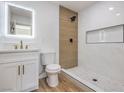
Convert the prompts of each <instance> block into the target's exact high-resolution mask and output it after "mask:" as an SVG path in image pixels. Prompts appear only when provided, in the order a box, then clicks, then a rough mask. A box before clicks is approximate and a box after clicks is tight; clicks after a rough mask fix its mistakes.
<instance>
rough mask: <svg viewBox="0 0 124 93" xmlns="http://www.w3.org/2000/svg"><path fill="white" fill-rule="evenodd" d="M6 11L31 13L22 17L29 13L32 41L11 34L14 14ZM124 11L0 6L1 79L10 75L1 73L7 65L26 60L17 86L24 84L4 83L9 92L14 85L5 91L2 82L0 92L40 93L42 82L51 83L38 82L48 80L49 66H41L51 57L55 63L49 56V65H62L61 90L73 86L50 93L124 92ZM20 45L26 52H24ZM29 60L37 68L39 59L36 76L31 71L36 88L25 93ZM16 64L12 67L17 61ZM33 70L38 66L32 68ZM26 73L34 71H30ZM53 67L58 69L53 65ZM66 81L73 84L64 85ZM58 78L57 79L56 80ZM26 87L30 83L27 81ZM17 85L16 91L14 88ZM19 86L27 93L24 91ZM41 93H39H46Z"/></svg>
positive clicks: (71, 5)
mask: <svg viewBox="0 0 124 93" xmlns="http://www.w3.org/2000/svg"><path fill="white" fill-rule="evenodd" d="M6 6H9V7H11V8H10V10H9V8H8V10H9V11H11V9H12V12H13V13H14V12H15V11H16V8H17V9H22V10H29V11H30V12H31V13H24V14H27V15H29V14H30V16H31V17H29V18H31V19H32V20H31V22H30V23H31V26H32V28H31V29H32V30H31V31H32V32H31V37H28V36H25V35H24V36H23V35H21V36H18V35H17V36H16V35H13V33H11V32H9V31H8V28H9V24H8V23H7V19H9V18H8V17H9V15H7V13H10V12H7V11H8V10H7V8H6ZM123 9H124V2H123V1H75V2H73V1H25V2H24V1H0V74H1V75H2V72H3V71H8V70H6V69H5V68H3V69H1V68H2V67H6V65H5V63H3V62H4V61H5V62H11V61H15V60H17V62H19V61H20V60H21V61H23V62H20V63H18V64H19V65H17V68H19V69H18V71H19V70H20V69H21V68H22V69H23V70H21V71H19V73H18V74H19V75H20V74H22V75H20V77H17V78H21V79H20V80H19V82H17V83H20V82H21V83H22V85H20V84H18V85H16V83H14V84H8V83H7V81H6V84H7V86H8V87H10V86H11V85H13V86H12V87H11V88H12V89H9V88H5V87H3V86H4V83H5V82H4V83H3V84H2V83H1V82H2V80H3V79H0V83H1V84H0V91H34V90H35V89H38V88H40V86H39V85H41V86H42V83H44V82H47V80H45V81H43V82H42V81H41V82H39V81H38V80H39V79H40V80H42V79H43V80H44V78H46V77H47V75H48V74H47V73H46V70H45V69H46V65H47V64H46V63H45V64H43V61H44V58H45V57H46V56H47V55H49V56H50V57H51V58H52V57H53V62H52V61H51V59H50V58H49V56H47V57H48V58H46V59H47V61H51V64H53V63H54V64H58V65H57V67H58V66H61V67H59V68H61V69H60V70H61V72H60V70H59V72H60V73H57V75H58V74H62V76H61V75H60V76H59V77H58V76H57V77H55V78H56V79H58V87H57V88H59V87H60V88H61V87H62V86H63V87H64V86H66V87H67V86H68V85H69V86H70V84H72V83H73V84H72V85H73V86H70V88H72V89H71V90H66V89H65V90H55V89H54V88H49V87H48V88H49V89H48V90H49V92H52V91H54V92H58V91H59V92H68V91H69V92H70V91H72V92H75V91H77V92H79V91H82V92H83V91H87V92H89V91H96V92H103V91H105V92H106V91H107V92H111V91H114V92H121V91H124V75H123V71H124V66H123V64H124V63H123V61H124V57H123V55H124V50H123V45H124V36H123V30H124V29H123V28H124V22H123V16H124V12H123ZM18 11H21V10H18ZM62 12H63V13H62ZM17 13H18V12H17ZM66 13H67V14H66ZM22 15H23V13H22ZM64 18H65V19H64ZM9 20H10V19H9ZM62 26H64V27H62ZM62 31H63V32H64V33H62ZM107 31H108V32H107ZM22 45H23V47H21V46H22ZM64 51H65V52H64ZM45 55H46V56H45ZM14 56H15V58H14ZM20 56H22V58H21V57H20ZM25 56H27V58H25ZM23 58H24V59H23ZM28 58H29V59H28ZM5 59H8V60H5ZM26 60H28V61H29V60H32V61H31V62H32V64H35V62H34V60H35V61H36V63H37V64H36V67H35V71H34V70H32V73H30V74H33V73H35V75H34V77H35V80H34V81H35V82H34V85H35V87H33V88H29V89H25V87H30V85H28V84H24V87H23V83H24V82H23V78H22V77H23V75H24V65H23V64H24V61H26ZM33 62H34V63H33ZM12 63H13V64H14V62H12ZM12 63H7V64H12ZM15 63H16V62H15ZM27 63H28V62H27ZM7 66H8V65H7ZM26 66H27V65H26ZM26 66H25V67H26ZM32 67H34V66H33V65H31V68H32ZM7 68H8V67H7ZM28 68H30V67H29V66H28ZM53 68H55V67H54V66H53ZM13 69H15V68H13ZM13 69H11V71H13ZM25 71H26V68H25ZM29 71H31V69H30V70H29ZM8 73H9V72H8ZM25 74H26V72H25ZM63 75H64V76H63ZM3 76H4V75H3ZM3 76H1V77H2V78H7V77H11V74H9V75H8V74H6V75H5V76H7V77H3ZM63 77H66V78H67V79H69V80H70V82H71V83H70V82H69V83H68V82H67V83H63V84H62V82H64V80H63ZM15 78H16V77H15ZM25 78H26V79H25V80H27V78H30V76H28V75H27V77H25ZM55 78H54V77H53V81H54V79H55ZM11 79H12V78H11ZM60 79H61V80H60ZM64 79H65V78H64ZM5 80H8V79H5ZM13 80H14V79H12V81H13ZM67 81H68V80H67ZM25 82H27V83H28V81H25ZM31 82H32V81H31ZM10 83H12V82H10ZM47 83H48V82H47ZM6 84H5V86H6ZM31 84H32V83H31ZM64 84H65V85H64ZM32 85H33V84H32ZM59 85H60V86H59ZM115 85H116V86H115ZM15 86H18V87H17V88H15ZM20 87H22V88H24V89H23V90H21V88H20ZM74 87H76V88H77V87H78V88H79V90H73V89H76V88H74ZM4 88H5V89H4ZM78 88H77V89H78ZM42 89H43V88H42ZM42 89H39V90H37V91H42V92H44V91H47V90H44V91H43V90H42Z"/></svg>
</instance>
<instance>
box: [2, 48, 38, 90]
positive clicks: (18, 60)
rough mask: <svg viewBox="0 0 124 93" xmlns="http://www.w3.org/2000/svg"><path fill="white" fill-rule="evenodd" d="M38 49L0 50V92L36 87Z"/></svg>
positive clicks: (33, 88)
mask: <svg viewBox="0 0 124 93" xmlns="http://www.w3.org/2000/svg"><path fill="white" fill-rule="evenodd" d="M38 63H39V52H38V51H36V50H35V51H17V52H15V51H14V52H7V51H6V52H3V51H2V52H1V51H0V92H1V91H10V92H11V91H32V90H35V89H38V85H39V84H38V79H39V76H38Z"/></svg>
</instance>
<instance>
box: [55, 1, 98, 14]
mask: <svg viewBox="0 0 124 93" xmlns="http://www.w3.org/2000/svg"><path fill="white" fill-rule="evenodd" d="M54 3H56V4H59V5H62V6H64V7H66V8H69V9H71V10H73V11H75V12H79V11H81V10H83V9H85V8H87V7H88V6H91V5H92V4H94V3H96V1H55V2H54Z"/></svg>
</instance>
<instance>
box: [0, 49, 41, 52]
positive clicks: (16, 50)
mask: <svg viewBox="0 0 124 93" xmlns="http://www.w3.org/2000/svg"><path fill="white" fill-rule="evenodd" d="M22 52H39V49H12V50H10V49H0V53H22Z"/></svg>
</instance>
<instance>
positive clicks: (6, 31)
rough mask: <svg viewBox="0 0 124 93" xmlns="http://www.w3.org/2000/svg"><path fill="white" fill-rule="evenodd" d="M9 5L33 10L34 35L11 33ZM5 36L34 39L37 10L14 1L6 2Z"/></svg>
mask: <svg viewBox="0 0 124 93" xmlns="http://www.w3.org/2000/svg"><path fill="white" fill-rule="evenodd" d="M9 6H12V7H17V8H20V9H24V10H27V11H31V12H32V35H12V34H9V32H8V30H9V25H10V24H9V22H8V21H9V15H8V13H9ZM4 35H5V37H10V38H22V39H23V38H26V39H28V38H29V39H34V38H35V12H34V9H30V8H26V7H23V6H20V5H16V4H13V3H7V2H5V33H4Z"/></svg>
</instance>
